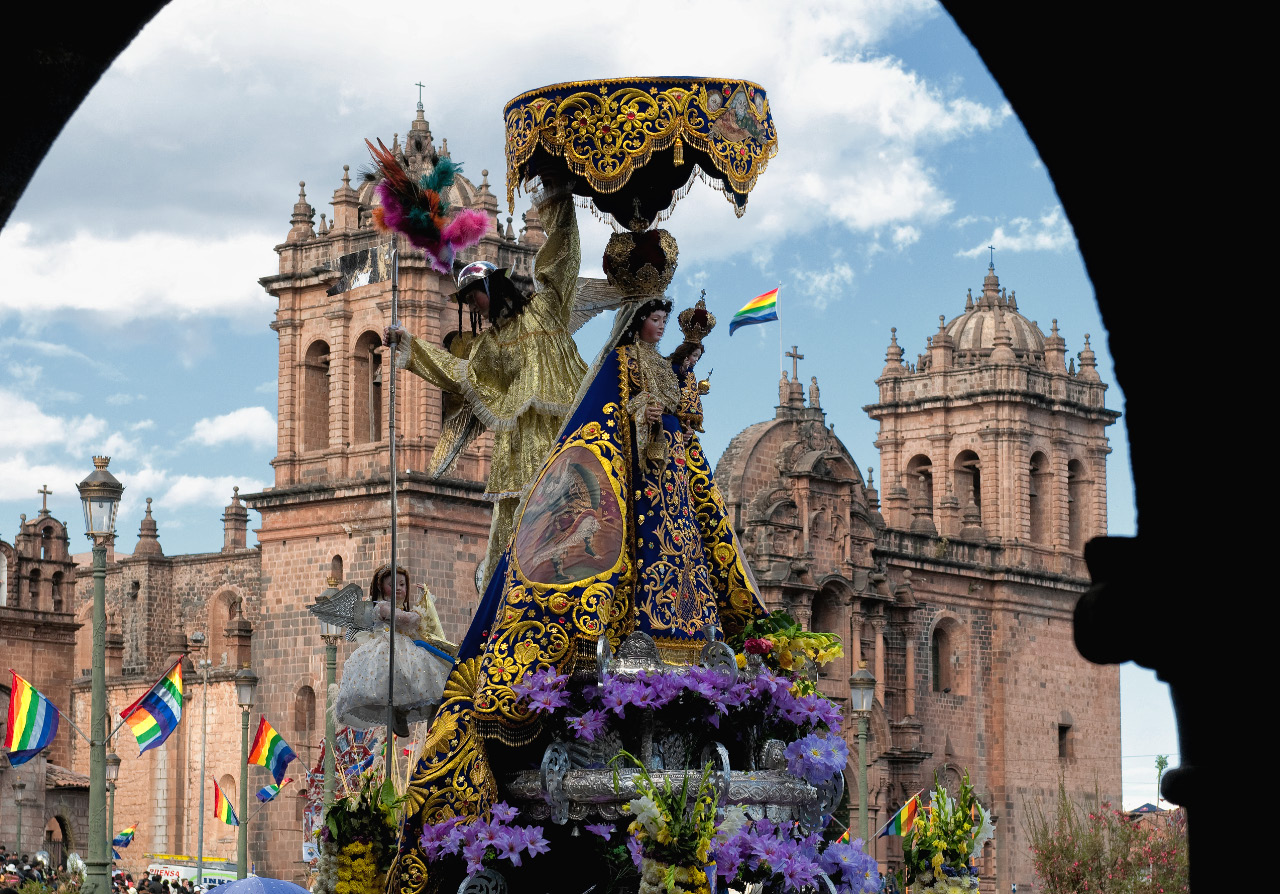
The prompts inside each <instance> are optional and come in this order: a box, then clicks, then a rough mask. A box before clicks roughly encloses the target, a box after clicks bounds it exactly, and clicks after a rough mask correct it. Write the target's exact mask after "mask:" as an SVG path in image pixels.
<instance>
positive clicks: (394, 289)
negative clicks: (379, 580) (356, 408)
mask: <svg viewBox="0 0 1280 894" xmlns="http://www.w3.org/2000/svg"><path fill="white" fill-rule="evenodd" d="M399 323H400V248H399V241H398V240H397V238H396V235H395V234H394V233H392V234H391V326H392V328H393V329H394V328H395V327H396V326H398V325H399ZM390 392H391V403H390V405H389V406H388V407H387V435H388V437H389V438H390V440H391V581H392V584H391V594H392V595H391V605H390V609H391V611H390V612H389V616H390V619H391V624H390V627H391V629H390V631H389V633H388V635H389V637H390V644H391V648H389V649H388V650H387V652H388V654H389V656H390V657H389V659H388V665H389V666H388V669H387V739H386V741H387V766H386V773H385V775H384V776H383V778H384V779H387V780H390V779H392V775H391V772H392V761H393V759H394V753H395V746H394V744H393V743H394V742H395V740H396V739H395V724H396V708H395V689H396V610H397V609H398V608H399V606H397V605H396V597H395V593H396V591H397V590H398V589H399V588H400V571H399V567H400V566H399V565H397V564H396V364H395V355H394V352H393V354H392V362H391V388H390ZM372 598H375V599H376V598H377V595H376V594H372Z"/></svg>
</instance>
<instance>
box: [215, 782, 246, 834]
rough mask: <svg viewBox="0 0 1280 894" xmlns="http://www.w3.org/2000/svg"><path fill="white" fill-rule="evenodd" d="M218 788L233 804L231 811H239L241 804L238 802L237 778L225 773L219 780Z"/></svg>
mask: <svg viewBox="0 0 1280 894" xmlns="http://www.w3.org/2000/svg"><path fill="white" fill-rule="evenodd" d="M218 788H220V789H222V794H223V796H224V797H226V799H227V800H228V801H230V802H231V809H232V810H237V809H239V808H238V805H239V804H240V802H239V801H237V800H236V778H235V777H234V776H232V775H231V774H230V773H223V774H222V778H221V779H219V780H218ZM241 822H243V820H241Z"/></svg>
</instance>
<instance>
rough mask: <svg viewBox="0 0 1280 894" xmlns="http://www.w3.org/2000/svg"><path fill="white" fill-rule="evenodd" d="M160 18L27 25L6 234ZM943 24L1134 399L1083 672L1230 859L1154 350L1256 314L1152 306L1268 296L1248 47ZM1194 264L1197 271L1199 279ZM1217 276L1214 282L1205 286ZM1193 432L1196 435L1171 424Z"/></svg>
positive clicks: (1159, 28)
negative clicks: (1144, 678) (1076, 262)
mask: <svg viewBox="0 0 1280 894" xmlns="http://www.w3.org/2000/svg"><path fill="white" fill-rule="evenodd" d="M164 5H165V4H164V2H163V0H150V2H142V3H137V4H116V5H113V6H109V7H108V6H102V5H99V6H91V7H88V8H86V9H84V10H82V11H81V12H79V13H77V14H76V15H75V16H71V17H68V16H66V15H65V14H64V13H63V12H62V11H61V10H60V9H55V8H52V7H50V8H31V9H29V10H28V12H27V14H28V16H29V17H30V18H29V21H30V25H29V26H27V27H25V28H23V29H22V33H21V39H20V40H15V41H13V44H14V45H13V46H12V47H11V48H10V50H9V52H7V53H5V54H4V58H3V59H0V74H3V75H4V76H5V82H6V83H9V84H11V85H12V86H13V88H14V89H12V90H10V91H9V95H8V108H7V112H8V120H10V121H11V122H20V123H19V124H17V126H15V127H14V128H13V130H14V131H19V130H20V132H19V133H15V134H14V136H13V138H11V139H10V140H7V141H5V142H4V144H3V146H0V159H2V161H3V163H0V226H3V224H4V223H5V222H6V221H7V220H8V218H9V215H10V213H11V212H12V210H13V206H14V205H15V204H16V202H17V200H18V198H19V197H20V196H21V194H22V191H23V190H24V189H25V187H26V184H27V182H28V181H29V180H30V179H31V176H32V175H33V174H34V173H35V170H36V168H37V166H38V165H39V164H40V161H41V160H42V159H43V158H44V155H45V153H46V152H47V151H48V149H49V147H50V145H52V143H53V141H54V139H55V138H56V137H57V135H58V133H59V132H60V131H61V129H62V127H63V125H64V124H65V123H66V121H67V119H68V118H70V116H71V114H72V113H73V112H74V111H75V109H76V108H77V107H78V106H79V104H80V102H81V101H82V100H83V99H84V97H85V95H86V94H87V93H88V92H89V90H90V89H91V88H92V87H93V85H94V84H95V83H96V82H97V80H98V78H99V77H100V76H101V75H102V73H103V72H104V71H106V69H107V67H108V66H109V65H110V64H111V61H112V60H113V59H114V58H115V57H116V56H117V55H118V54H119V53H120V51H121V50H123V49H124V47H125V46H126V45H127V44H128V43H129V42H130V41H131V40H132V39H133V38H134V37H135V36H136V35H137V33H138V32H139V31H140V30H141V29H142V27H143V26H144V25H145V24H146V23H147V22H148V21H150V20H151V18H152V17H153V16H154V15H155V14H156V13H157V12H158V11H159V10H160V9H161V8H162V7H163V6H164ZM943 5H944V6H945V7H946V9H947V11H948V12H949V13H950V14H951V16H952V17H953V18H954V19H955V21H956V23H957V24H958V25H959V27H960V29H961V30H962V31H963V32H964V34H965V35H966V36H967V37H968V39H969V40H970V42H972V44H973V45H974V47H975V48H976V49H977V51H978V53H979V55H980V56H981V57H982V60H983V62H984V63H985V64H986V66H987V68H988V70H989V71H990V72H991V74H992V76H993V77H994V78H995V80H996V82H997V83H998V84H999V85H1000V87H1001V88H1002V89H1003V91H1004V93H1005V95H1006V96H1007V97H1008V99H1009V101H1010V103H1011V105H1012V106H1013V108H1014V110H1015V112H1016V113H1017V114H1018V117H1019V119H1020V120H1021V122H1022V125H1023V127H1025V128H1026V130H1027V133H1028V135H1029V136H1030V138H1031V140H1032V142H1034V143H1035V145H1036V148H1037V150H1038V151H1039V153H1040V157H1041V159H1042V160H1043V161H1044V163H1045V166H1046V167H1047V169H1048V171H1049V173H1050V176H1051V177H1052V178H1053V181H1054V185H1055V187H1056V188H1057V191H1058V195H1059V197H1060V199H1061V200H1062V205H1063V208H1064V210H1065V211H1066V213H1067V216H1068V218H1069V219H1070V221H1071V224H1072V226H1073V227H1074V229H1075V233H1076V237H1077V239H1078V241H1079V245H1080V252H1081V254H1082V255H1083V257H1084V261H1085V265H1086V267H1087V269H1088V273H1089V277H1090V279H1091V280H1092V282H1093V285H1094V290H1095V294H1096V297H1097V301H1098V305H1099V309H1100V311H1101V314H1102V320H1103V324H1104V325H1105V326H1106V328H1107V337H1108V342H1109V348H1110V353H1111V355H1112V357H1113V359H1114V361H1115V377H1116V381H1117V383H1118V384H1119V385H1120V386H1121V387H1122V388H1123V389H1124V392H1125V396H1126V405H1125V407H1124V411H1125V415H1124V417H1122V419H1121V424H1122V425H1124V426H1125V428H1126V430H1127V433H1128V438H1129V445H1130V451H1131V458H1132V471H1133V479H1134V498H1135V501H1136V503H1137V507H1138V530H1139V534H1138V536H1137V537H1134V538H1122V537H1106V538H1098V539H1095V540H1093V541H1091V542H1090V543H1089V544H1088V545H1087V547H1086V550H1085V559H1086V562H1087V563H1088V566H1089V572H1090V575H1091V577H1092V579H1093V586H1092V588H1091V589H1090V590H1089V592H1088V593H1086V594H1085V595H1084V596H1083V597H1082V598H1081V600H1080V603H1079V604H1078V606H1077V608H1076V621H1075V625H1076V626H1075V633H1076V644H1077V647H1078V648H1079V649H1080V652H1081V653H1082V654H1083V655H1084V656H1085V657H1086V658H1088V659H1089V660H1091V661H1095V662H1099V663H1121V662H1124V661H1129V660H1133V661H1137V662H1138V663H1139V664H1142V665H1144V666H1146V667H1150V668H1154V669H1155V670H1156V671H1157V672H1158V673H1159V675H1160V677H1161V679H1163V680H1164V681H1166V682H1167V683H1169V685H1170V690H1171V694H1172V697H1173V704H1174V710H1175V712H1176V715H1177V719H1178V735H1179V752H1180V761H1181V767H1179V769H1177V770H1174V771H1170V772H1169V773H1167V774H1166V775H1165V777H1164V792H1165V793H1166V795H1167V796H1168V798H1169V800H1171V801H1174V802H1176V803H1181V804H1183V805H1185V806H1186V807H1187V808H1188V816H1189V819H1190V820H1191V823H1192V828H1193V830H1194V831H1193V834H1194V835H1195V836H1196V842H1195V844H1194V845H1192V848H1191V849H1192V851H1194V852H1196V853H1204V854H1212V853H1215V852H1217V848H1216V847H1215V845H1217V844H1219V843H1222V844H1223V846H1224V851H1222V852H1225V846H1226V842H1225V833H1224V831H1223V830H1222V829H1221V826H1222V825H1223V824H1216V823H1215V819H1216V817H1217V816H1219V815H1223V814H1225V810H1226V807H1225V804H1226V793H1227V792H1228V791H1231V790H1232V789H1236V790H1238V789H1239V786H1238V784H1237V785H1235V786H1230V785H1227V784H1226V780H1225V773H1223V765H1224V759H1225V756H1226V752H1225V750H1224V746H1223V745H1222V744H1221V739H1220V737H1219V735H1218V733H1217V730H1218V729H1219V726H1220V723H1221V719H1220V715H1211V714H1210V711H1211V710H1213V708H1216V707H1217V704H1218V703H1217V702H1216V700H1206V699H1204V698H1198V696H1202V695H1203V694H1204V691H1207V688H1208V686H1209V685H1210V682H1209V681H1210V679H1214V678H1215V677H1216V676H1217V675H1216V674H1215V673H1214V669H1215V668H1217V666H1218V662H1215V661H1214V660H1213V658H1214V656H1213V654H1210V653H1207V652H1206V651H1205V650H1204V648H1203V647H1202V648H1201V649H1199V650H1196V651H1194V652H1193V651H1192V648H1191V643H1192V638H1193V636H1194V635H1195V631H1196V624H1195V623H1188V621H1189V620H1191V616H1190V615H1189V614H1188V613H1187V612H1186V611H1184V609H1186V607H1187V604H1186V600H1189V598H1190V595H1189V593H1190V588H1189V587H1187V586H1186V578H1187V576H1188V574H1187V573H1188V571H1189V570H1190V569H1189V568H1187V566H1185V565H1183V564H1174V563H1173V562H1171V561H1170V559H1169V556H1170V555H1172V554H1176V553H1178V552H1179V551H1178V550H1177V549H1175V548H1174V547H1176V545H1177V544H1180V543H1182V542H1183V541H1184V538H1185V537H1186V536H1187V534H1188V526H1187V524H1186V522H1187V520H1188V519H1189V518H1191V517H1197V516H1195V515H1193V512H1194V511H1192V512H1190V513H1189V511H1188V510H1189V509H1190V507H1191V505H1194V504H1195V502H1196V501H1195V499H1194V496H1193V494H1194V493H1195V492H1196V491H1197V490H1198V488H1197V487H1196V486H1194V485H1193V486H1192V487H1188V486H1187V485H1188V484H1189V483H1190V480H1191V479H1192V478H1193V477H1194V475H1191V476H1188V474H1187V472H1188V470H1187V469H1186V468H1179V470H1178V472H1179V473H1180V474H1174V472H1173V467H1172V465H1171V459H1170V458H1169V457H1171V456H1174V455H1176V456H1178V457H1187V456H1199V457H1212V456H1214V455H1215V450H1214V447H1215V442H1214V441H1211V438H1220V437H1222V436H1223V433H1222V431H1221V430H1220V429H1219V428H1218V427H1216V426H1211V425H1205V424H1203V420H1201V424H1195V421H1194V420H1195V417H1196V416H1202V415H1203V414H1204V412H1205V411H1206V406H1205V405H1204V404H1203V402H1200V401H1197V400H1196V399H1195V398H1196V397H1197V395H1196V394H1195V393H1193V392H1189V391H1188V390H1187V389H1185V388H1183V387H1181V386H1179V385H1176V384H1174V383H1173V382H1172V381H1171V375H1170V374H1171V373H1172V372H1175V371H1176V370H1175V365H1176V364H1178V363H1179V362H1180V361H1179V360H1177V359H1167V360H1166V359H1164V358H1157V357H1154V356H1153V354H1154V353H1156V352H1153V350H1152V348H1153V347H1157V346H1158V348H1163V349H1164V351H1172V350H1176V349H1183V350H1191V351H1195V350H1197V349H1200V350H1203V349H1205V348H1207V349H1209V350H1210V351H1213V350H1214V348H1215V347H1217V346H1218V345H1219V344H1222V342H1220V341H1219V340H1217V339H1216V338H1215V336H1216V335H1218V334H1219V333H1217V332H1212V331H1209V330H1208V329H1207V328H1206V327H1213V326H1214V325H1215V324H1216V325H1217V326H1218V327H1219V329H1220V331H1224V330H1225V327H1224V323H1225V322H1226V321H1228V320H1230V321H1232V322H1234V321H1236V320H1238V319H1240V318H1241V317H1243V316H1245V313H1247V311H1246V312H1245V313H1242V312H1241V310H1240V309H1236V310H1234V312H1232V313H1230V314H1221V315H1218V316H1216V317H1215V316H1214V315H1212V314H1210V315H1202V316H1201V317H1200V318H1199V319H1198V320H1197V323H1196V324H1195V327H1194V331H1192V330H1189V329H1188V328H1187V326H1186V324H1185V322H1184V320H1185V316H1184V315H1183V314H1181V313H1177V312H1172V311H1174V310H1175V309H1176V308H1172V307H1165V306H1163V305H1162V304H1160V303H1159V302H1160V300H1163V296H1181V295H1185V294H1187V293H1188V292H1189V291H1191V290H1196V291H1197V292H1199V293H1200V294H1203V295H1205V296H1212V294H1213V292H1214V291H1215V290H1218V291H1226V290H1231V292H1233V293H1234V292H1237V291H1239V290H1240V289H1241V288H1242V286H1241V285H1240V284H1241V283H1247V282H1249V281H1253V280H1254V277H1252V276H1250V275H1249V274H1248V270H1249V269H1253V268H1259V270H1258V272H1259V277H1258V278H1261V274H1262V271H1261V269H1260V268H1261V263H1262V261H1263V259H1264V258H1265V257H1267V254H1266V253H1263V254H1258V255H1250V254H1248V253H1241V254H1240V255H1239V256H1238V257H1235V258H1233V259H1232V260H1231V262H1230V282H1222V281H1218V282H1215V281H1214V279H1215V278H1217V277H1221V276H1224V275H1225V274H1224V272H1223V271H1222V269H1221V267H1222V265H1221V264H1220V263H1219V262H1218V261H1217V258H1218V257H1219V255H1220V254H1221V253H1222V250H1221V249H1220V248H1218V246H1217V244H1216V239H1215V232H1220V231H1221V229H1223V228H1224V224H1225V228H1231V227H1232V225H1233V224H1235V223H1236V222H1238V221H1241V220H1242V219H1243V217H1242V216H1241V215H1240V214H1239V213H1237V206H1238V205H1242V204H1243V201H1242V200H1241V199H1239V198H1237V196H1245V195H1248V196H1253V195H1256V194H1257V193H1256V190H1257V187H1256V186H1254V184H1253V183H1250V184H1249V186H1253V189H1252V190H1250V189H1247V188H1246V186H1245V177H1247V176H1248V175H1249V174H1250V173H1254V172H1255V170H1256V172H1257V176H1258V180H1259V181H1261V180H1262V179H1263V178H1265V177H1266V176H1267V174H1266V171H1267V168H1266V167H1265V166H1263V167H1261V168H1260V169H1255V167H1254V166H1252V165H1250V164H1248V163H1242V161H1244V162H1247V161H1248V159H1247V158H1243V159H1242V158H1241V157H1240V156H1246V155H1247V153H1248V152H1249V151H1250V150H1253V149H1254V147H1253V146H1252V145H1250V144H1249V143H1248V138H1246V140H1241V139H1240V134H1242V133H1244V134H1248V133H1252V132H1253V127H1252V119H1249V120H1247V121H1245V122H1239V123H1237V124H1235V125H1233V124H1231V121H1232V120H1233V116H1231V115H1230V114H1229V113H1230V111H1231V110H1232V103H1231V101H1230V98H1231V97H1232V96H1233V95H1235V94H1236V93H1237V92H1238V91H1240V90H1241V89H1242V88H1243V86H1244V85H1245V84H1247V83H1248V81H1247V80H1246V79H1243V78H1241V79H1236V78H1233V77H1231V76H1232V75H1235V74H1236V71H1237V70H1238V68H1240V66H1239V65H1238V63H1236V62H1235V60H1236V59H1237V58H1239V57H1244V58H1249V57H1250V56H1251V55H1252V47H1250V46H1247V45H1244V44H1246V43H1247V35H1248V33H1249V32H1248V31H1246V30H1245V29H1241V28H1240V27H1239V20H1238V19H1236V18H1234V17H1233V16H1232V15H1231V14H1230V12H1229V11H1219V12H1217V13H1210V14H1203V13H1195V14H1182V15H1181V16H1179V15H1177V14H1174V13H1170V14H1161V13H1158V12H1156V13H1153V12H1150V11H1149V10H1146V9H1145V8H1137V7H1135V8H1134V9H1132V10H1129V9H1128V8H1126V7H1123V6H1116V5H1115V4H1107V5H1106V6H1103V5H1102V4H1087V3H1086V4H1078V3H1077V4H1067V3H1048V4H1018V3H1010V2H996V3H989V2H988V3H974V2H962V0H943ZM569 25H570V23H566V29H568V27H569ZM1242 34H1243V35H1246V40H1245V41H1244V42H1242V41H1241V36H1242ZM745 61H747V60H744V62H745ZM1224 111H1225V112H1227V113H1228V114H1225V115H1224V114H1222V113H1223V112H1224ZM1254 115H1255V116H1256V111H1255V112H1254ZM1252 139H1253V140H1254V142H1255V143H1256V141H1257V138H1256V137H1253V138H1252ZM1242 149H1243V151H1242ZM1193 240H1194V243H1193ZM1193 258H1195V259H1198V261H1192V263H1190V264H1189V263H1187V261H1188V260H1189V259H1193ZM1241 267H1243V270H1241V269H1240V268H1241ZM1206 268H1207V274H1208V275H1207V278H1203V279H1197V277H1205V273H1203V272H1202V271H1205V270H1206ZM1195 300H1198V301H1203V300H1206V299H1201V298H1196V299H1195ZM1207 300H1210V301H1211V300H1212V297H1209V298H1208V299H1207ZM1245 301H1246V302H1250V299H1249V298H1246V299H1245ZM1250 303H1256V299H1252V302H1250ZM1245 318H1246V319H1247V317H1245ZM1218 320H1221V321H1222V322H1218ZM1238 337H1239V335H1238V333H1237V334H1236V338H1238ZM1233 342H1234V339H1233ZM1175 346H1177V347H1176V348H1175ZM1161 353H1163V352H1161ZM1167 356H1168V355H1167V354H1166V355H1165V357H1167ZM1192 356H1195V355H1189V356H1188V359H1189V360H1190V359H1191V357H1192ZM1196 359H1200V358H1199V357H1196ZM1203 362H1206V363H1219V364H1220V363H1222V362H1228V363H1233V361H1210V360H1209V359H1208V357H1204V358H1203ZM1183 419H1186V420H1188V423H1187V424H1186V425H1178V424H1177V421H1178V420H1183ZM1171 425H1173V426H1176V427H1177V430H1176V432H1174V434H1173V436H1174V437H1176V438H1177V441H1178V445H1179V448H1180V449H1178V450H1175V451H1169V450H1167V449H1166V448H1167V445H1168V442H1169V439H1170V437H1171V432H1170V426H1171ZM1240 502H1243V501H1240ZM1228 511H1229V510H1228ZM1254 511H1255V512H1256V509H1254ZM1218 512H1220V513H1221V507H1219V509H1218ZM1227 517H1232V516H1227ZM1235 517H1238V518H1240V519H1242V520H1243V519H1245V518H1248V517H1250V515H1248V514H1241V515H1238V516H1235ZM1183 594H1187V595H1183ZM1197 644H1198V645H1202V644H1201V643H1197ZM1221 651H1222V647H1221V646H1219V647H1218V653H1219V654H1220V653H1221ZM1200 680H1203V682H1199V681H1200ZM1214 682H1215V683H1216V682H1217V680H1216V679H1214ZM1215 758H1216V760H1215ZM1234 781H1236V782H1237V783H1238V780H1234ZM1197 817H1203V819H1202V820H1200V821H1199V822H1197V821H1196V818H1197ZM1219 839H1223V840H1222V841H1221V842H1220V841H1219ZM1209 865H1210V864H1209V862H1208V861H1207V860H1201V861H1199V862H1198V864H1193V873H1194V874H1195V877H1196V878H1202V879H1203V880H1204V881H1206V882H1207V874H1208V871H1209ZM1197 866H1198V871H1197Z"/></svg>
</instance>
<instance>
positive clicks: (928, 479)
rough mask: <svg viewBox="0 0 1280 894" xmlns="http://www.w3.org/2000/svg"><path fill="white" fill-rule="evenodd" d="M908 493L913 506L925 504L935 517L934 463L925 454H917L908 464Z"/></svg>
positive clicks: (930, 513)
mask: <svg viewBox="0 0 1280 894" xmlns="http://www.w3.org/2000/svg"><path fill="white" fill-rule="evenodd" d="M907 492H908V493H909V494H910V495H911V505H912V506H915V505H916V504H917V503H923V504H924V506H926V507H927V508H928V510H929V515H931V516H932V515H933V462H932V461H931V460H930V459H929V457H927V456H925V455H924V454H923V453H917V454H916V455H915V456H913V457H911V461H910V462H908V463H907Z"/></svg>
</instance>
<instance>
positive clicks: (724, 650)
mask: <svg viewBox="0 0 1280 894" xmlns="http://www.w3.org/2000/svg"><path fill="white" fill-rule="evenodd" d="M702 666H703V667H707V668H710V669H711V670H715V671H720V672H721V673H724V674H729V675H730V676H733V677H736V676H737V675H738V659H737V657H735V656H734V654H733V649H731V648H729V646H728V645H727V644H726V643H721V642H712V643H707V644H706V645H705V646H703V647H702Z"/></svg>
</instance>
